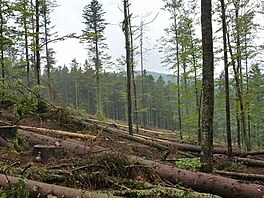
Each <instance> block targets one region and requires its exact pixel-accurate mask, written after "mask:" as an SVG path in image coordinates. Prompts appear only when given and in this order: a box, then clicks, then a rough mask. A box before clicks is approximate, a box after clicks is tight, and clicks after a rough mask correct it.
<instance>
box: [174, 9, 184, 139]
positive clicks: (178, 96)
mask: <svg viewBox="0 0 264 198" xmlns="http://www.w3.org/2000/svg"><path fill="white" fill-rule="evenodd" d="M176 13H177V11H176V8H175V7H174V8H173V20H174V34H175V42H176V43H175V47H176V54H175V55H176V56H175V58H176V64H177V103H178V105H177V109H178V122H179V127H178V130H179V131H180V135H181V139H183V138H182V117H181V89H180V60H179V38H178V37H179V35H178V24H177V14H176Z"/></svg>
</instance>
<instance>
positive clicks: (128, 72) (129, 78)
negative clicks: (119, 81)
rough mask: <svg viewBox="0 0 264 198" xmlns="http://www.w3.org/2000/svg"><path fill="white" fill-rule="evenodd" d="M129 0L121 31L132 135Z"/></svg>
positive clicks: (126, 2)
mask: <svg viewBox="0 0 264 198" xmlns="http://www.w3.org/2000/svg"><path fill="white" fill-rule="evenodd" d="M128 10H129V1H128V0H124V22H123V26H124V27H123V31H124V34H125V42H126V65H127V114H128V128H129V134H130V135H133V121H132V94H131V77H132V75H131V71H132V69H131V46H130V38H129V35H130V33H129V17H130V16H129V14H128V13H129V12H128Z"/></svg>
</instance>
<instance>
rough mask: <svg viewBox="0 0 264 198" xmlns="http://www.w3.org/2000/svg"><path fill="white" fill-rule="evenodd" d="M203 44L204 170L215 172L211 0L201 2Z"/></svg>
mask: <svg viewBox="0 0 264 198" xmlns="http://www.w3.org/2000/svg"><path fill="white" fill-rule="evenodd" d="M201 15H202V16H201V22H202V44H203V84H202V89H203V103H202V150H203V156H202V158H201V159H202V162H203V166H202V170H203V171H205V172H212V170H213V116H214V54H213V37H212V34H213V33H212V4H211V0H202V1H201Z"/></svg>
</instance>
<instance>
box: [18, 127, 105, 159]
mask: <svg viewBox="0 0 264 198" xmlns="http://www.w3.org/2000/svg"><path fill="white" fill-rule="evenodd" d="M17 133H18V134H20V135H22V136H23V137H25V138H26V139H27V141H28V142H30V143H31V144H47V145H58V146H59V145H61V146H63V147H64V148H65V149H66V150H68V151H70V152H72V153H74V154H78V155H83V154H89V153H92V152H94V151H95V152H98V151H102V150H105V148H102V147H100V146H98V145H92V144H89V145H88V144H85V143H83V142H80V141H74V140H64V139H60V138H53V137H49V136H45V135H41V134H36V133H34V132H29V131H25V130H21V129H18V130H17Z"/></svg>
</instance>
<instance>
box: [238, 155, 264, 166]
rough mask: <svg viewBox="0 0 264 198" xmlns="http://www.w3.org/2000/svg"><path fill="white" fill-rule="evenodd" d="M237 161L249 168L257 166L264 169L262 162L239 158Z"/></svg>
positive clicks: (263, 162)
mask: <svg viewBox="0 0 264 198" xmlns="http://www.w3.org/2000/svg"><path fill="white" fill-rule="evenodd" d="M235 161H237V162H241V163H243V164H245V165H247V166H256V167H263V168H264V161H262V160H255V159H249V158H242V157H237V158H235Z"/></svg>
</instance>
